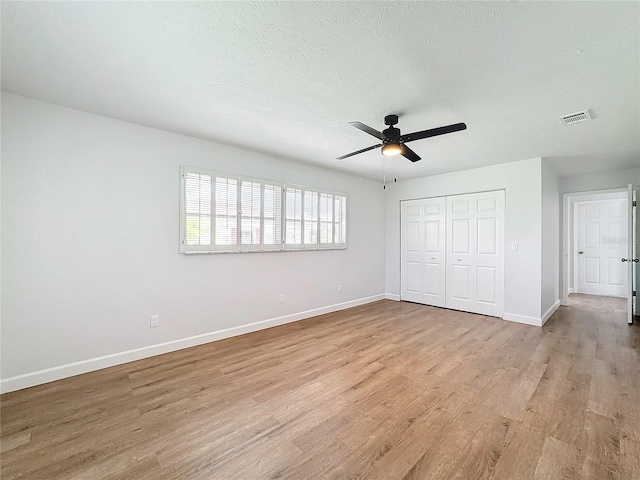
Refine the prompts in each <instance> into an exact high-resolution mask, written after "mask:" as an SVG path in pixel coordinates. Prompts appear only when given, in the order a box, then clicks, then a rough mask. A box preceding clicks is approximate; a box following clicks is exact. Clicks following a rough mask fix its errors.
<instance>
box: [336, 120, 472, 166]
mask: <svg viewBox="0 0 640 480" xmlns="http://www.w3.org/2000/svg"><path fill="white" fill-rule="evenodd" d="M384 123H385V125H389V128H386V129H385V130H383V131H382V132H379V131H378V130H376V129H375V128H371V127H370V126H368V125H365V124H364V123H362V122H349V125H352V126H354V127H356V128H357V129H358V130H362V131H363V132H365V133H368V134H369V135H372V136H374V137H376V138H377V139H378V140H381V141H382V143H379V144H377V145H372V146H371V147H367V148H363V149H362V150H358V151H357V152H352V153H348V154H347V155H343V156H341V157H338V158H337V159H336V160H343V159H345V158H348V157H352V156H354V155H358V154H360V153H364V152H368V151H369V150H373V149H374V148H378V147H382V149H381V153H382V154H383V155H385V156H394V155H402V156H403V157H405V158H407V159H409V160H411V161H412V162H417V161H418V160H420V156H419V155H418V154H417V153H416V152H414V151H413V150H411V149H410V148H409V147H407V145H406V144H407V143H409V142H413V141H415V140H421V139H423V138H428V137H436V136H438V135H445V134H447V133H453V132H459V131H460V130H466V129H467V126H466V125H465V124H464V123H455V124H453V125H447V126H445V127H438V128H431V129H429V130H422V131H420V132H413V133H409V134H406V135H402V133H401V132H400V129H399V128H396V127H394V125H396V124H397V123H398V115H387V116H386V117H384Z"/></svg>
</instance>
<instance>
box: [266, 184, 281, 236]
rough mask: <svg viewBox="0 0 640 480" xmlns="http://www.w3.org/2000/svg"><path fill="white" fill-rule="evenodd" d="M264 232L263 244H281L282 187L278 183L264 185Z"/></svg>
mask: <svg viewBox="0 0 640 480" xmlns="http://www.w3.org/2000/svg"><path fill="white" fill-rule="evenodd" d="M263 192H264V202H263V204H264V212H263V221H264V225H263V227H262V230H263V232H264V237H263V243H264V245H265V246H272V245H276V246H281V245H282V187H281V186H279V185H270V184H268V183H267V184H265V185H264V190H263Z"/></svg>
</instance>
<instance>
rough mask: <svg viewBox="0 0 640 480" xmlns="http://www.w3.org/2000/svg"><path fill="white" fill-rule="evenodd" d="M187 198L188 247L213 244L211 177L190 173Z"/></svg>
mask: <svg viewBox="0 0 640 480" xmlns="http://www.w3.org/2000/svg"><path fill="white" fill-rule="evenodd" d="M185 197H186V198H185V209H186V242H187V245H209V244H211V175H205V174H201V173H195V172H189V173H188V174H187V175H186V178H185Z"/></svg>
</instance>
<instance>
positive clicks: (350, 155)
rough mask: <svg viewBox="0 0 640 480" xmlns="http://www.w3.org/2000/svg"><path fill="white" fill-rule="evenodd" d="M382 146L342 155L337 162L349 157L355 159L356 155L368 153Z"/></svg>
mask: <svg viewBox="0 0 640 480" xmlns="http://www.w3.org/2000/svg"><path fill="white" fill-rule="evenodd" d="M381 146H382V144H381V143H380V144H378V145H374V146H373V147H367V148H363V149H362V150H358V151H357V152H353V153H347V154H346V155H342V156H341V157H338V158H336V160H343V159H345V158H347V157H353V156H354V155H358V154H359V153H364V152H368V151H369V150H373V149H374V148H378V147H381Z"/></svg>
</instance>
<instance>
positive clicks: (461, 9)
mask: <svg viewBox="0 0 640 480" xmlns="http://www.w3.org/2000/svg"><path fill="white" fill-rule="evenodd" d="M1 8H2V89H3V90H6V91H8V92H12V93H16V94H20V95H25V96H28V97H32V98H36V99H41V100H45V101H48V102H52V103H56V104H60V105H64V106H69V107H73V108H76V109H80V110H85V111H88V112H93V113H97V114H101V115H106V116H109V117H113V118H118V119H122V120H127V121H131V122H135V123H139V124H143V125H149V126H152V127H157V128H162V129H166V130H170V131H174V132H179V133H184V134H187V135H192V136H195V137H200V138H205V139H211V140H214V141H219V142H222V143H227V144H232V145H239V146H244V147H247V148H250V149H254V150H259V151H264V152H269V153H273V154H276V155H279V156H284V157H287V158H291V159H294V160H298V161H302V162H310V163H314V164H318V165H321V166H324V167H328V168H333V169H339V170H343V171H346V172H350V173H354V174H357V175H361V176H365V177H370V178H375V179H380V178H381V172H382V162H383V160H382V156H381V155H380V153H379V151H378V150H373V151H370V152H367V153H365V154H362V155H358V156H356V157H352V158H350V159H346V160H342V161H338V160H335V157H337V156H339V155H343V154H345V153H348V152H351V151H354V150H358V149H361V148H364V147H367V146H369V145H373V144H375V143H377V142H376V139H375V138H373V137H370V136H368V135H367V134H365V133H363V132H361V131H358V130H356V129H355V128H353V127H350V126H349V125H348V124H347V122H349V121H353V120H358V121H361V122H364V123H366V124H368V125H371V126H372V127H374V128H377V129H379V130H381V129H382V128H383V118H384V116H385V115H386V114H389V113H398V114H400V115H401V118H400V122H399V125H398V126H399V127H400V128H401V129H402V131H403V133H409V132H412V131H416V130H423V129H427V128H433V127H437V126H441V125H445V124H451V123H456V122H465V123H466V124H467V125H468V130H466V131H464V132H458V133H454V134H450V135H445V136H442V137H437V138H430V139H424V140H420V141H416V142H414V143H412V144H411V147H412V148H413V150H415V151H416V152H417V153H418V154H419V155H420V156H422V158H423V160H422V161H420V162H418V163H416V164H412V163H410V162H409V161H408V160H406V159H404V158H402V157H400V158H399V159H398V174H399V175H398V176H399V178H400V179H406V178H414V177H420V176H425V175H431V174H435V173H443V172H450V171H456V170H463V169H467V168H473V167H477V166H483V165H490V164H497V163H505V162H509V161H517V160H523V159H527V158H532V157H540V156H542V157H549V158H552V159H553V163H554V165H555V166H556V169H557V170H558V172H559V173H560V174H561V175H571V174H577V173H587V172H597V171H605V170H615V169H622V168H630V167H634V166H640V98H639V95H640V66H639V59H640V33H639V32H640V4H639V3H637V2H526V3H519V2H496V3H493V2H460V3H455V2H454V3H450V2H207V3H192V2H137V3H133V2H7V1H3V2H2V6H1ZM584 109H591V113H592V115H593V117H594V120H593V121H591V122H589V123H582V124H578V125H573V126H569V127H567V126H563V125H562V124H561V123H560V121H559V120H558V117H559V116H561V115H565V114H569V113H574V112H576V111H580V110H584ZM387 162H392V160H387ZM389 165H392V163H391V164H389Z"/></svg>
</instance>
